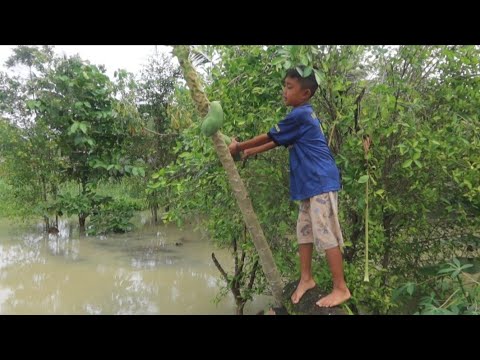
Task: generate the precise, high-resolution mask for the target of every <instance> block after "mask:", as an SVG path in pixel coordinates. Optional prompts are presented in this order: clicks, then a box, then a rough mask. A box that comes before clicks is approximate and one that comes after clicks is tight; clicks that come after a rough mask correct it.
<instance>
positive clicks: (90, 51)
mask: <svg viewBox="0 0 480 360" xmlns="http://www.w3.org/2000/svg"><path fill="white" fill-rule="evenodd" d="M14 47H16V45H0V71H7V69H6V67H5V66H4V64H5V61H6V60H7V59H8V57H9V56H10V55H12V54H13V52H12V48H14ZM54 50H55V52H56V53H57V54H58V55H63V54H66V55H67V56H72V55H75V54H79V55H80V57H81V58H82V59H84V60H89V61H90V63H92V64H95V65H102V64H103V65H105V67H106V69H107V75H108V76H110V78H113V73H114V72H115V71H116V70H118V69H125V70H127V71H129V72H132V73H137V72H138V71H139V70H140V69H141V66H142V65H143V64H146V62H147V59H148V57H149V56H151V55H154V54H155V45H55V47H54ZM171 50H172V48H171V46H164V45H157V51H158V53H170V52H171Z"/></svg>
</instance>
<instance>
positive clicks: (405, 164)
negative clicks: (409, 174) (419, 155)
mask: <svg viewBox="0 0 480 360" xmlns="http://www.w3.org/2000/svg"><path fill="white" fill-rule="evenodd" d="M410 165H412V160H411V159H409V160H407V161H405V162H404V163H403V164H402V168H407V167H410Z"/></svg>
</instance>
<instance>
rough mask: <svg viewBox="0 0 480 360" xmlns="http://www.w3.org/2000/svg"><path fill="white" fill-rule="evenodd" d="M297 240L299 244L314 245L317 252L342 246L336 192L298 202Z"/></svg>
mask: <svg viewBox="0 0 480 360" xmlns="http://www.w3.org/2000/svg"><path fill="white" fill-rule="evenodd" d="M297 239H298V243H299V244H310V243H314V244H315V248H316V249H317V250H318V251H320V250H327V249H331V248H334V247H336V246H340V248H341V247H342V246H343V236H342V230H341V228H340V223H339V221H338V192H336V191H335V192H333V191H331V192H328V193H324V194H320V195H316V196H314V197H311V198H310V199H306V200H302V201H301V202H300V209H299V212H298V220H297Z"/></svg>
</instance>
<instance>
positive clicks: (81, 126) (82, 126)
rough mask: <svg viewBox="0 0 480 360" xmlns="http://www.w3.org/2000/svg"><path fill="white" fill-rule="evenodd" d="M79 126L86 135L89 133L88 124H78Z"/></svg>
mask: <svg viewBox="0 0 480 360" xmlns="http://www.w3.org/2000/svg"><path fill="white" fill-rule="evenodd" d="M77 124H78V127H79V128H80V130H81V131H82V132H83V133H84V134H86V133H87V124H85V123H83V122H81V123H77Z"/></svg>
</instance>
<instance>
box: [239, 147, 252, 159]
mask: <svg viewBox="0 0 480 360" xmlns="http://www.w3.org/2000/svg"><path fill="white" fill-rule="evenodd" d="M251 151H252V150H251V149H247V150H243V152H242V160H245V159H246V158H248V157H250V156H252V155H253V154H252V153H251Z"/></svg>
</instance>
